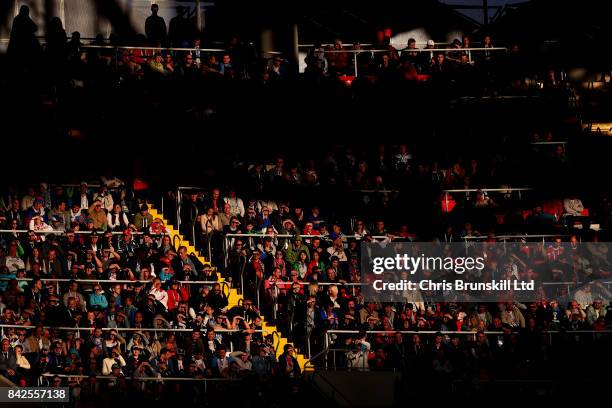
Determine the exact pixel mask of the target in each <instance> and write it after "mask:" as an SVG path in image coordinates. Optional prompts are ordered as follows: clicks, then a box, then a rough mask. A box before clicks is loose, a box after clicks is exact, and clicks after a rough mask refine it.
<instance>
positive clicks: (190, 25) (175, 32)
mask: <svg viewBox="0 0 612 408" xmlns="http://www.w3.org/2000/svg"><path fill="white" fill-rule="evenodd" d="M187 17H188V15H187V8H186V7H183V6H178V7H177V8H176V17H174V18H172V19H171V20H170V24H169V26H168V39H169V40H170V43H171V44H172V46H173V47H188V46H189V44H191V42H192V40H193V39H194V38H195V36H196V29H195V25H194V21H193V20H190V19H189V18H187Z"/></svg>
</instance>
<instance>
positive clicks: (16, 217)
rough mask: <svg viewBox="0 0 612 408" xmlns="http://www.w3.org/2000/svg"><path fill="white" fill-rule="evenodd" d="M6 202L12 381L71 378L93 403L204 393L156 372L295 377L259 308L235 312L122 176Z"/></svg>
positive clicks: (4, 278) (5, 360)
mask: <svg viewBox="0 0 612 408" xmlns="http://www.w3.org/2000/svg"><path fill="white" fill-rule="evenodd" d="M127 190H129V189H127ZM2 206H3V209H2V211H1V214H2V215H1V220H2V225H3V228H6V229H5V231H4V232H3V233H2V234H1V237H2V238H1V240H2V254H1V256H0V259H1V262H2V270H1V271H0V287H1V290H0V300H1V301H0V309H1V310H0V312H1V318H0V327H1V330H2V353H0V354H1V355H0V374H2V375H4V376H5V377H7V378H8V379H10V380H12V381H14V382H15V383H17V384H19V385H22V386H24V385H36V384H40V383H39V378H40V381H43V382H42V384H47V383H48V384H50V385H51V384H56V382H57V383H58V384H69V385H70V386H71V387H72V390H73V391H74V392H76V394H73V397H74V398H75V399H76V400H77V401H80V403H82V404H90V403H92V402H94V401H95V400H96V398H99V396H100V395H103V394H104V393H105V392H110V393H111V394H112V395H114V397H119V396H121V395H123V394H122V393H124V392H125V391H126V390H127V389H138V390H139V392H140V394H138V395H141V396H143V397H144V398H146V397H150V398H155V399H159V398H160V395H162V394H163V393H164V392H166V393H168V392H171V390H173V389H174V388H173V387H177V388H179V389H182V390H185V392H186V393H188V395H189V396H190V397H191V398H196V396H194V394H193V393H194V392H196V391H197V392H201V388H198V387H196V386H195V385H197V384H198V383H197V382H194V383H179V384H173V385H170V384H169V383H165V384H166V385H165V386H164V383H163V382H158V381H150V379H162V378H176V377H179V378H192V379H210V378H222V379H235V378H251V379H256V380H257V381H260V380H261V381H263V380H266V379H269V378H271V377H274V379H275V380H278V381H281V386H282V384H283V382H289V381H292V380H293V379H297V378H298V377H299V375H300V367H299V366H298V363H297V360H296V359H295V357H294V356H293V348H292V347H291V346H290V345H288V346H286V347H285V350H284V353H283V354H282V356H281V358H280V359H277V358H276V350H275V349H274V346H273V343H272V335H273V333H268V332H264V331H262V327H261V318H260V316H259V312H258V310H257V308H256V307H254V306H253V303H252V302H250V301H249V300H248V299H245V300H244V302H242V303H241V304H240V305H235V306H233V307H228V299H227V296H226V291H224V290H223V289H224V288H223V287H222V286H221V284H220V283H218V282H217V281H218V275H217V273H216V272H215V271H214V270H213V269H212V268H210V267H209V266H205V265H203V264H202V263H201V262H200V261H198V259H197V258H196V257H195V256H193V255H191V256H190V255H189V254H188V253H187V250H186V248H185V247H184V246H179V247H174V245H173V243H172V242H171V240H170V236H169V235H167V231H166V229H165V226H164V224H163V220H161V219H153V217H152V215H151V214H150V213H149V212H148V207H147V204H146V203H142V204H141V203H138V200H135V201H132V200H130V199H126V188H125V186H124V184H123V182H121V181H120V180H119V179H117V178H114V177H112V178H105V179H104V181H102V182H101V187H99V188H95V189H92V188H90V187H88V185H87V183H85V182H84V183H81V185H80V186H79V187H77V188H71V187H69V188H66V189H64V188H63V187H61V186H56V187H54V188H51V187H49V186H48V185H47V184H45V183H41V185H40V186H36V187H35V188H32V187H30V188H28V189H27V190H26V191H23V192H21V191H19V190H14V189H12V188H11V189H10V192H7V194H6V195H5V196H4V197H3V205H2ZM23 229H25V230H26V231H28V232H27V233H22V231H23ZM48 279H50V280H48ZM56 279H59V281H58V280H56ZM198 281H201V282H202V283H206V284H202V283H199V282H198ZM190 282H193V283H190ZM127 328H130V329H131V330H124V329H127ZM175 329H178V330H175ZM55 374H58V375H61V377H59V376H58V377H53V375H55ZM44 375H50V377H48V378H44V377H41V376H44ZM97 376H107V377H102V378H105V379H104V380H97V379H96V378H97ZM66 378H68V379H66ZM132 380H133V381H132ZM75 387H76V388H75ZM209 387H212V386H209ZM209 389H210V388H209ZM198 390H199V391H198ZM189 393H191V394H189ZM77 394H78V395H77ZM200 396H201V395H200ZM114 397H113V398H114Z"/></svg>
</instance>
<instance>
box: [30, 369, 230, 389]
mask: <svg viewBox="0 0 612 408" xmlns="http://www.w3.org/2000/svg"><path fill="white" fill-rule="evenodd" d="M55 377H59V378H66V379H67V380H68V381H71V380H85V379H88V378H89V376H87V375H82V374H74V375H73V374H51V373H44V374H41V375H40V376H39V377H38V386H39V387H42V386H44V384H45V379H47V378H55ZM95 378H96V379H98V380H115V381H116V380H118V379H124V380H133V381H140V382H156V383H160V384H163V383H167V382H190V383H199V384H202V385H204V393H207V392H208V383H209V382H210V383H227V382H234V381H239V379H238V378H221V377H219V378H204V377H133V376H123V375H121V376H119V377H115V376H112V375H96V376H95ZM77 382H80V381H77Z"/></svg>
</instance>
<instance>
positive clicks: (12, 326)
mask: <svg viewBox="0 0 612 408" xmlns="http://www.w3.org/2000/svg"><path fill="white" fill-rule="evenodd" d="M37 327H42V328H43V329H49V330H59V331H78V332H82V331H84V332H86V331H92V330H95V329H97V328H99V329H100V330H102V331H111V330H116V331H117V332H181V333H191V332H194V331H200V329H178V328H177V329H174V328H157V327H66V326H33V325H18V324H0V329H2V330H4V329H26V330H30V329H35V328H37ZM214 330H215V331H216V332H220V333H242V332H246V331H248V332H252V333H266V334H272V333H274V332H275V331H274V330H270V329H224V328H215V329H214ZM3 333H4V331H3Z"/></svg>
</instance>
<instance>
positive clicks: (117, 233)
mask: <svg viewBox="0 0 612 408" xmlns="http://www.w3.org/2000/svg"><path fill="white" fill-rule="evenodd" d="M30 232H33V233H35V234H40V235H47V234H55V235H68V234H69V233H71V234H76V235H91V234H93V233H94V232H95V233H96V234H98V235H104V234H107V233H109V232H110V233H111V234H113V235H123V231H79V230H75V231H71V232H68V231H63V230H62V231H55V230H53V231H36V230H27V229H18V230H11V229H0V233H9V234H28V233H30ZM131 232H132V235H144V234H147V232H143V231H131ZM148 234H149V235H153V236H162V235H170V233H159V234H151V233H148Z"/></svg>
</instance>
